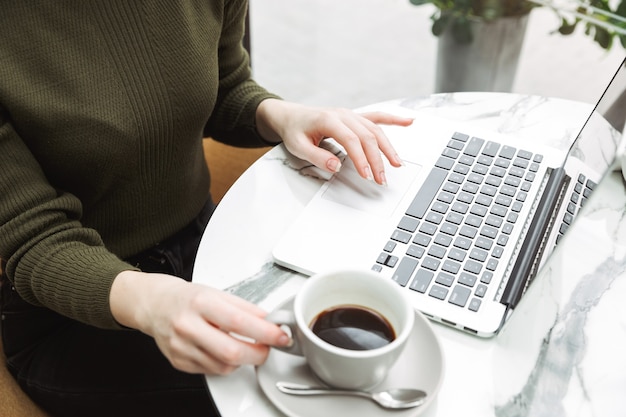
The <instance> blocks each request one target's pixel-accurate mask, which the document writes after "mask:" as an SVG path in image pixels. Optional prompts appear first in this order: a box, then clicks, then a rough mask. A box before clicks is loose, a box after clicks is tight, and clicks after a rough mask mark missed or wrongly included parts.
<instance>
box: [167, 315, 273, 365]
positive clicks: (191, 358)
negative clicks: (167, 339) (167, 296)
mask: <svg viewBox="0 0 626 417" xmlns="http://www.w3.org/2000/svg"><path fill="white" fill-rule="evenodd" d="M196 319H197V320H190V321H189V325H188V326H180V327H178V328H177V336H178V337H177V338H175V340H173V341H172V343H171V349H170V350H171V355H172V358H173V359H172V363H173V364H177V365H180V366H187V367H189V368H191V369H195V370H196V371H195V372H197V371H198V370H200V372H203V373H212V374H220V375H222V374H226V373H229V372H232V371H233V370H234V369H235V368H236V367H238V366H240V365H245V364H250V365H259V364H262V363H263V362H264V361H265V359H266V358H267V355H268V354H269V347H268V346H266V345H262V344H257V343H253V342H247V341H244V340H240V339H238V338H235V337H233V336H231V335H230V334H228V333H226V332H224V331H222V330H220V329H218V328H216V327H214V326H212V325H211V324H210V323H208V322H205V321H203V320H202V319H201V318H200V317H198V316H196Z"/></svg>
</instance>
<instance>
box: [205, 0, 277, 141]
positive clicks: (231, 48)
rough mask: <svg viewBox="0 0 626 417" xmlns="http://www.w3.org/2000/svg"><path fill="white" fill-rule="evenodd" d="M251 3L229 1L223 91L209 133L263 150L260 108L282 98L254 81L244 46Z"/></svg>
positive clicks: (221, 54)
mask: <svg viewBox="0 0 626 417" xmlns="http://www.w3.org/2000/svg"><path fill="white" fill-rule="evenodd" d="M247 6H248V2H242V1H234V0H225V10H224V22H223V27H222V32H221V35H220V42H219V49H218V57H219V58H218V59H219V69H220V71H219V74H220V78H219V90H218V96H217V102H216V105H215V110H214V112H213V114H212V115H211V118H210V119H209V121H208V123H207V126H206V129H205V134H206V136H211V137H213V138H214V139H216V140H218V141H220V142H224V143H227V144H230V145H233V146H240V147H260V146H267V145H268V143H267V142H265V141H264V140H263V138H261V136H260V135H259V134H258V132H257V130H256V121H255V116H256V109H257V107H258V105H259V103H261V101H263V100H265V99H267V98H279V97H278V96H277V95H275V94H272V93H270V92H268V91H267V90H265V89H264V88H263V87H261V86H260V85H258V84H257V83H256V82H255V81H254V80H253V79H252V78H251V69H250V59H249V56H248V53H247V52H246V50H245V49H244V47H243V44H242V39H243V35H244V32H245V16H246V13H247V8H248V7H247Z"/></svg>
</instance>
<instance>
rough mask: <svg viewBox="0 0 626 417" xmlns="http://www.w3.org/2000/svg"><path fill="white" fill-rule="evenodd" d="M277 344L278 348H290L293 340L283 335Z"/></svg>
mask: <svg viewBox="0 0 626 417" xmlns="http://www.w3.org/2000/svg"><path fill="white" fill-rule="evenodd" d="M278 344H279V345H280V346H286V347H290V346H291V345H293V339H292V338H290V337H289V336H287V335H286V334H285V335H282V336H281V337H279V338H278Z"/></svg>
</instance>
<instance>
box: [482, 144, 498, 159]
mask: <svg viewBox="0 0 626 417" xmlns="http://www.w3.org/2000/svg"><path fill="white" fill-rule="evenodd" d="M498 149H500V144H499V143H497V142H492V141H488V142H487V144H486V145H485V147H484V148H483V152H482V153H483V155H487V156H492V157H493V156H496V155H497V154H498Z"/></svg>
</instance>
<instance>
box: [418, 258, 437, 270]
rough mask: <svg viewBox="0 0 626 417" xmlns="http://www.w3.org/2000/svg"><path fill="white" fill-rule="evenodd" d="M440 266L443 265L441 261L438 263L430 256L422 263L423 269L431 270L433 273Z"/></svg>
mask: <svg viewBox="0 0 626 417" xmlns="http://www.w3.org/2000/svg"><path fill="white" fill-rule="evenodd" d="M440 264H441V261H438V260H437V259H435V258H431V257H430V256H427V257H425V258H424V260H423V261H422V267H424V268H426V269H430V270H431V271H436V270H437V268H439V265H440Z"/></svg>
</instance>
